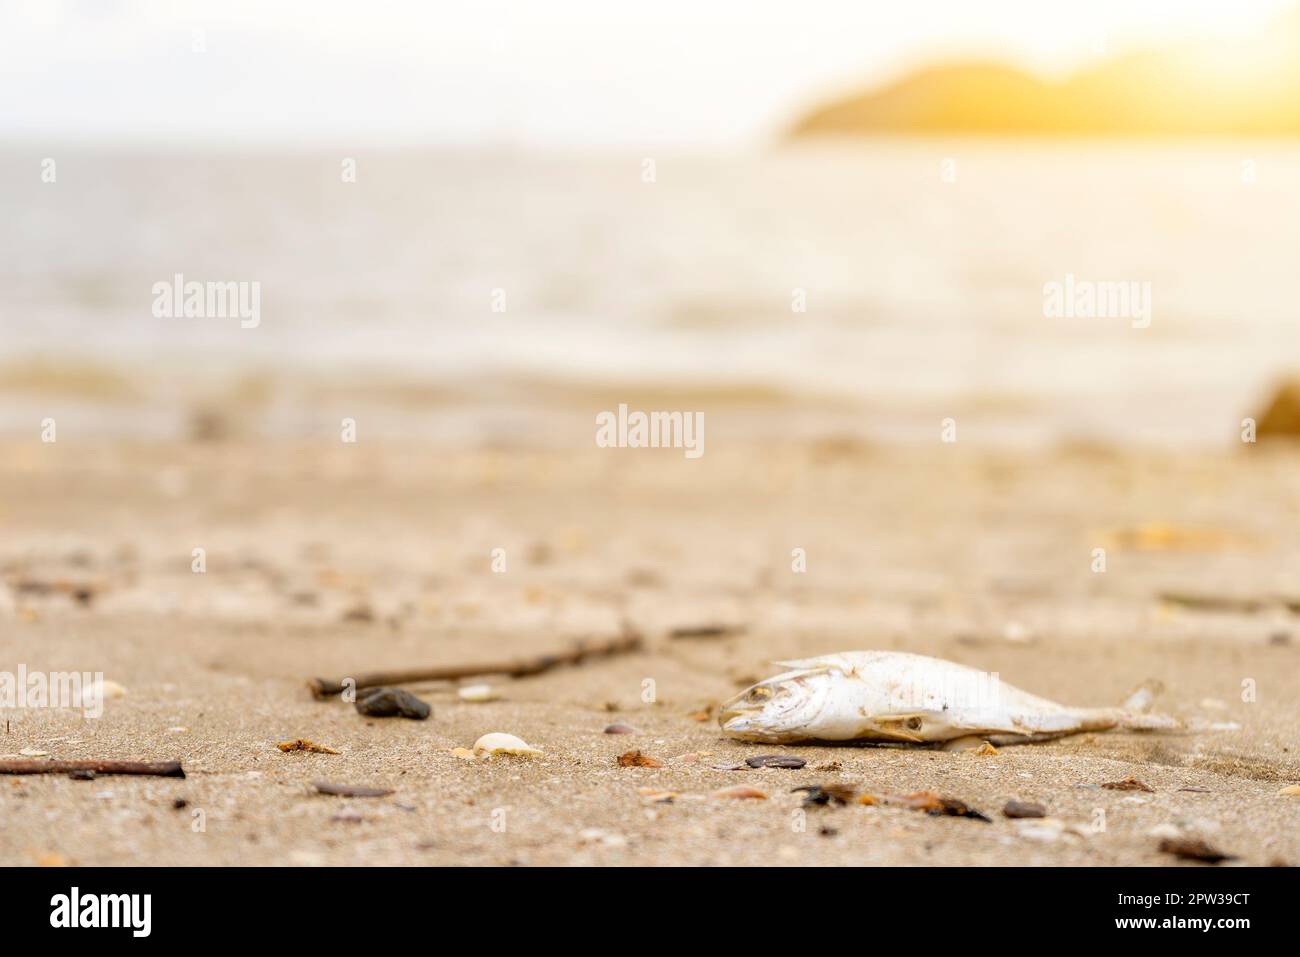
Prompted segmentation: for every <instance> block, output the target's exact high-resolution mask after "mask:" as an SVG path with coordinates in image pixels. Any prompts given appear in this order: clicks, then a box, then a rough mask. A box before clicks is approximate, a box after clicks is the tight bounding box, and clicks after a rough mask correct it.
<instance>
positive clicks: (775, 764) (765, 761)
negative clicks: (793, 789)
mask: <svg viewBox="0 0 1300 957" xmlns="http://www.w3.org/2000/svg"><path fill="white" fill-rule="evenodd" d="M745 763H746V764H748V765H749V766H750V767H751V768H791V769H795V768H801V767H803V766H804V765H805V764H807V763H808V762H807V761H805V760H804V759H803V758H793V757H790V756H789V755H785V754H756V755H754V757H752V758H745Z"/></svg>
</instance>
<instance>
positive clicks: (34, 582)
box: [9, 578, 104, 605]
mask: <svg viewBox="0 0 1300 957" xmlns="http://www.w3.org/2000/svg"><path fill="white" fill-rule="evenodd" d="M9 587H10V588H11V589H12V590H13V593H14V594H15V595H26V596H35V597H45V596H48V595H63V596H65V597H67V598H69V599H71V600H72V601H75V602H77V604H79V605H89V604H90V603H91V602H92V601H94V599H95V597H96V596H97V595H98V594H99V593H100V592H101V591H103V590H104V585H103V583H102V582H92V581H70V580H68V579H66V578H59V579H54V580H53V581H49V580H46V579H43V578H18V579H14V580H11V581H10V582H9Z"/></svg>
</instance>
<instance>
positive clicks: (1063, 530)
mask: <svg viewBox="0 0 1300 957" xmlns="http://www.w3.org/2000/svg"><path fill="white" fill-rule="evenodd" d="M574 421H589V417H588V416H586V414H585V413H584V414H583V415H582V417H581V419H577V418H575V420H574ZM719 427H720V428H721V426H719ZM572 434H573V435H575V436H587V435H589V434H590V429H589V427H587V426H586V425H582V426H581V427H580V428H575V429H574V430H573V433H572ZM711 438H712V437H711ZM0 458H3V461H5V462H6V463H8V467H7V468H6V469H4V470H3V471H2V472H0V575H2V576H3V582H4V586H3V587H0V634H3V636H4V640H3V648H4V662H3V664H2V665H0V667H3V668H6V669H9V668H14V667H16V666H17V665H18V664H23V665H25V666H26V667H27V668H28V669H29V670H43V671H47V672H49V671H58V670H76V671H91V672H101V671H102V672H103V674H104V675H105V677H106V678H107V679H108V680H110V681H113V682H117V683H118V684H120V685H122V686H123V687H125V688H126V689H127V694H126V695H125V696H123V697H119V698H114V699H112V700H108V701H107V702H105V705H104V713H103V715H102V717H100V718H98V719H95V720H90V719H83V718H82V717H81V716H80V714H78V713H77V712H75V711H72V710H67V709H52V708H39V709H8V710H6V711H5V712H4V714H3V720H4V723H5V727H4V733H3V743H0V752H3V753H5V754H7V755H18V754H20V753H21V752H22V751H24V750H27V751H34V752H45V753H47V754H48V755H49V756H50V757H51V758H122V759H128V758H130V759H149V760H164V759H179V760H181V761H182V762H183V764H184V767H185V772H186V777H185V779H184V780H173V779H166V778H131V777H106V776H101V777H98V778H96V779H94V780H73V779H70V778H69V777H67V776H66V775H41V776H25V777H7V776H0V863H3V864H6V865H27V864H59V863H67V864H79V865H119V864H145V865H149V864H173V865H199V864H204V865H213V864H257V865H261V864H292V865H316V864H331V865H374V864H471V865H475V864H492V865H505V864H518V865H546V864H566V865H567V864H604V865H633V864H636V865H640V864H649V865H678V864H699V865H721V864H739V865H771V864H793V865H827V864H900V865H913V864H953V865H956V864H979V865H991V864H1019V865H1038V866H1042V865H1157V864H1170V863H1177V861H1176V859H1174V858H1172V857H1170V856H1169V855H1167V854H1163V853H1161V852H1160V851H1159V850H1158V849H1157V848H1158V845H1159V843H1160V838H1161V836H1162V835H1163V836H1168V835H1171V834H1186V835H1195V836H1199V837H1202V838H1204V839H1205V840H1206V841H1207V842H1209V843H1210V844H1212V845H1213V846H1214V847H1216V848H1219V849H1220V850H1222V851H1224V852H1226V853H1229V854H1232V855H1235V856H1236V860H1235V861H1228V862H1225V863H1224V864H1223V865H1220V866H1232V865H1233V864H1234V863H1235V864H1247V865H1268V864H1275V863H1292V864H1294V863H1296V862H1298V861H1300V797H1294V796H1285V795H1281V794H1279V791H1280V790H1281V789H1283V788H1284V787H1286V786H1288V785H1293V784H1296V783H1297V782H1300V752H1298V751H1297V750H1296V749H1297V746H1300V734H1298V733H1297V732H1298V731H1300V714H1298V712H1297V709H1296V707H1295V702H1296V700H1297V698H1298V696H1300V667H1298V665H1300V634H1297V631H1298V630H1300V629H1298V627H1297V626H1298V625H1300V617H1297V608H1298V607H1300V605H1297V602H1298V601H1300V585H1297V582H1296V579H1295V572H1294V570H1295V568H1296V567H1297V561H1298V560H1300V537H1298V536H1297V534H1296V531H1295V529H1296V528H1297V524H1296V519H1297V515H1298V513H1300V486H1297V484H1296V483H1295V481H1294V476H1295V474H1296V468H1297V466H1298V465H1300V453H1297V452H1295V451H1287V450H1285V449H1280V448H1274V447H1270V446H1267V445H1259V446H1242V447H1241V448H1240V450H1230V451H1224V452H1212V453H1203V452H1198V453H1196V454H1190V453H1189V454H1181V453H1177V452H1172V451H1167V452H1157V451H1134V450H1125V451H1113V450H1108V449H1106V448H1104V447H1091V446H1078V447H1069V448H1052V449H1041V450H1038V451H1024V452H1019V451H1013V450H999V451H994V450H990V449H987V448H980V447H979V446H978V445H976V444H974V443H969V444H963V443H962V442H958V443H956V444H953V445H942V444H940V443H939V442H938V441H937V437H936V441H935V443H934V444H933V445H917V446H913V447H904V446H898V447H890V448H886V447H876V446H873V445H870V444H867V443H864V442H860V441H857V440H853V439H848V438H845V439H842V440H835V439H821V440H816V441H807V442H800V441H781V442H762V441H749V442H741V441H726V442H724V441H720V440H715V441H713V442H712V444H711V445H710V446H709V449H708V452H707V454H706V455H704V456H703V457H702V458H700V459H698V460H693V461H688V460H686V459H684V457H683V456H682V454H681V452H680V451H673V450H634V449H609V450H606V449H598V448H595V447H594V446H585V445H584V446H578V445H577V440H576V439H575V441H574V447H571V448H555V449H541V448H527V447H520V446H510V445H506V444H503V445H500V446H494V447H481V446H479V445H475V444H472V443H466V444H462V445H459V446H453V447H449V446H445V445H444V446H438V445H432V444H422V443H395V442H381V441H362V442H359V443H357V444H356V445H344V444H341V443H339V442H336V441H328V440H321V441H310V442H308V441H289V440H282V441H274V440H270V439H256V438H253V439H247V440H245V439H238V440H232V441H228V442H186V441H156V442H153V441H139V442H136V441H130V440H121V441H107V440H95V439H87V438H84V437H75V436H73V435H72V434H71V433H64V434H61V435H60V439H59V441H58V442H57V443H53V444H41V443H40V442H38V441H35V440H34V439H33V440H19V439H16V438H10V439H7V440H6V441H5V444H4V447H3V449H0ZM195 548H202V549H204V550H205V556H206V571H204V572H203V573H202V574H196V573H195V572H194V571H193V570H192V562H193V561H194V559H193V550H194V549H195ZM1096 548H1104V549H1105V558H1106V570H1105V571H1104V572H1097V571H1094V570H1093V567H1092V566H1093V562H1094V549H1096ZM494 549H503V550H504V552H502V553H497V554H498V555H499V556H503V557H504V571H494V570H493V557H494V553H493V550H494ZM793 549H803V550H804V552H805V554H806V561H807V565H806V567H807V570H806V571H805V572H802V573H798V572H795V571H793V570H792V565H791V562H792V558H791V556H792V550H793ZM1180 596H1181V597H1180ZM1189 596H1190V597H1191V599H1194V600H1192V601H1189V600H1187V599H1188V597H1189ZM1288 600H1289V601H1290V602H1291V607H1290V608H1288V606H1287V604H1286V602H1287V601H1288ZM1243 601H1244V602H1246V603H1245V604H1242V602H1243ZM1225 602H1226V603H1225ZM1234 602H1236V604H1234ZM1251 602H1254V604H1251ZM621 622H627V623H629V624H630V625H631V626H632V627H634V628H635V629H637V630H638V631H639V632H640V633H641V634H643V635H644V650H643V651H642V652H640V653H636V654H631V655H626V656H621V657H617V658H612V659H609V660H604V661H593V662H588V663H585V664H582V665H580V666H577V667H573V668H568V669H558V670H555V671H551V672H549V673H546V674H543V675H539V676H536V677H531V678H525V679H519V680H510V679H508V678H485V679H482V682H486V683H488V684H490V685H491V686H492V687H493V689H494V690H495V691H497V692H499V694H500V699H499V700H496V701H490V702H483V703H476V702H468V701H463V700H461V699H460V698H459V697H458V696H457V694H456V690H455V687H454V686H453V685H451V684H449V683H441V684H427V685H422V686H421V685H413V686H411V690H414V691H416V692H417V693H418V694H419V695H420V696H421V697H422V698H424V699H425V700H426V701H428V702H429V703H430V704H431V705H432V707H433V715H432V717H431V718H430V719H429V720H427V721H423V722H418V721H407V720H403V719H398V718H392V719H377V718H366V717H363V716H361V715H360V714H358V713H357V712H356V710H355V709H354V708H353V707H352V706H351V705H348V704H346V703H344V702H341V701H338V700H333V701H325V702H322V701H317V700H314V699H313V698H312V697H311V696H310V694H309V693H308V691H307V690H306V687H305V682H306V679H308V678H310V677H312V676H316V675H329V676H341V675H347V674H355V673H357V672H360V671H365V670H373V669H377V668H388V667H408V666H415V665H451V664H456V663H458V662H464V661H477V660H482V659H484V658H487V659H497V658H511V657H515V656H523V655H530V654H538V653H543V652H548V651H553V650H560V649H563V648H565V647H568V646H569V644H570V643H571V642H572V641H573V640H574V639H575V638H579V637H583V636H586V637H602V636H604V637H608V636H611V635H614V634H616V633H617V632H618V630H619V628H620V623H621ZM699 625H726V626H731V627H732V628H733V629H734V630H733V631H731V632H730V633H727V634H724V635H722V636H719V637H698V638H672V637H669V633H670V631H671V630H672V629H674V628H681V627H690V626H699ZM871 648H884V649H899V650H907V651H914V652H920V653H925V654H931V655H936V656H940V657H944V658H948V659H951V660H953V661H958V662H962V663H965V664H970V665H975V666H978V667H980V668H985V669H988V670H990V671H995V672H997V673H998V674H999V675H1000V677H1001V679H1002V680H1003V681H1007V682H1010V683H1012V684H1014V685H1016V686H1018V687H1021V688H1024V689H1026V690H1029V691H1032V692H1034V693H1037V694H1040V695H1043V696H1046V697H1049V698H1053V699H1056V700H1058V701H1061V702H1064V703H1067V704H1077V705H1111V704H1117V703H1118V702H1119V701H1121V700H1122V699H1123V698H1124V696H1125V695H1126V694H1127V693H1128V692H1129V691H1130V690H1131V689H1132V688H1133V687H1134V686H1136V685H1137V684H1139V683H1140V682H1142V681H1143V680H1145V679H1148V678H1154V679H1158V680H1159V681H1161V682H1162V683H1163V684H1164V686H1165V689H1166V690H1165V691H1164V693H1163V695H1162V696H1161V698H1160V699H1159V706H1160V709H1161V710H1163V711H1166V712H1168V713H1172V714H1176V715H1180V716H1184V717H1195V718H1199V719H1202V720H1206V721H1217V722H1235V723H1237V724H1239V725H1240V729H1239V730H1235V731H1225V732H1219V733H1214V734H1201V735H1173V734H1128V733H1106V734H1089V735H1083V736H1078V737H1072V738H1067V739H1064V740H1061V741H1058V742H1054V743H1047V744H1039V745H1031V746H1019V747H1003V748H1001V749H999V750H998V753H996V754H974V753H946V752H941V751H929V750H913V749H899V748H853V747H837V748H832V747H799V746H781V747H777V746H770V745H753V744H745V743H741V742H736V741H729V740H727V739H724V738H723V737H721V736H720V734H719V730H718V727H717V723H716V720H715V719H716V705H717V704H718V702H720V701H722V700H725V699H726V698H727V697H729V696H731V695H732V694H734V693H735V692H736V691H737V690H738V689H740V688H741V687H744V686H745V685H746V684H747V683H749V682H752V681H754V680H756V679H759V678H762V677H766V676H767V675H769V674H772V673H774V671H775V669H774V668H773V667H772V666H771V665H770V662H771V661H772V660H773V659H780V658H791V657H798V656H807V655H814V654H819V653H824V652H832V651H843V650H850V649H871ZM482 682H478V681H476V682H474V683H482ZM647 689H649V690H647ZM647 698H649V699H651V700H647ZM706 712H707V714H705V713H706ZM614 722H622V723H626V724H628V725H630V726H632V727H634V728H635V729H637V730H638V731H639V733H637V734H634V735H613V734H606V733H604V729H605V727H606V726H607V725H609V724H611V723H614ZM489 731H504V732H509V733H512V734H516V735H518V736H520V737H522V738H524V739H525V740H527V741H528V742H529V743H530V744H532V745H534V746H535V747H537V748H540V749H541V750H542V751H543V752H544V753H543V754H542V755H541V756H538V757H532V758H497V759H493V760H491V761H467V760H463V759H461V758H458V757H456V756H455V755H453V754H452V753H451V751H452V749H454V748H457V747H467V746H469V745H471V744H473V742H474V741H475V740H476V739H477V738H478V737H479V736H480V735H481V734H483V733H485V732H489ZM293 738H306V739H310V740H311V741H314V742H318V743H320V744H322V745H326V746H328V747H330V748H333V749H336V750H338V751H339V752H341V753H339V754H337V755H331V754H315V753H282V752H281V751H279V750H278V749H277V747H276V744H277V742H280V741H284V740H287V739H293ZM630 750H639V751H641V752H642V753H643V754H646V755H651V756H653V757H655V758H657V759H658V760H659V761H661V762H662V767H658V768H635V767H621V766H619V764H618V762H617V757H618V755H620V754H622V753H624V752H627V751H630ZM769 753H781V754H790V755H794V756H797V757H799V758H803V759H805V760H806V762H807V763H806V765H805V766H804V767H802V768H800V769H775V768H769V769H746V770H715V769H714V768H713V766H714V765H728V764H734V763H739V762H743V761H744V759H745V758H747V757H751V756H754V755H758V754H769ZM1129 778H1134V779H1136V780H1138V781H1140V782H1142V783H1144V784H1145V785H1146V786H1147V787H1148V788H1149V789H1150V790H1149V791H1146V790H1114V789H1108V788H1105V787H1102V785H1104V784H1106V783H1113V782H1119V781H1124V780H1125V779H1129ZM317 781H326V782H332V783H337V784H348V785H365V786H378V787H383V788H391V789H392V790H393V793H392V794H391V795H389V796H386V797H380V798H343V797H332V796H324V795H320V794H316V793H314V789H313V782H317ZM825 784H850V785H854V786H857V787H859V788H860V789H861V790H863V791H865V792H868V793H872V794H877V795H888V794H906V793H910V792H915V791H922V790H931V791H934V792H937V793H938V794H940V795H942V796H944V797H952V798H956V799H959V800H961V801H964V802H965V803H966V804H967V805H969V806H970V807H972V808H975V809H977V810H979V811H981V812H983V813H984V814H986V815H987V816H988V817H990V818H991V819H992V821H991V823H983V822H980V821H978V820H972V819H969V818H962V817H945V816H930V815H927V814H924V813H921V812H918V811H913V810H908V809H904V808H900V807H888V806H842V807H836V806H828V807H812V808H809V809H807V811H806V813H801V812H802V811H803V807H802V805H803V799H804V796H805V792H795V791H794V790H793V789H795V788H798V787H802V786H811V785H825ZM736 785H744V786H749V787H753V788H755V789H757V790H759V791H761V792H763V793H764V794H765V795H766V799H758V798H753V799H747V800H743V799H727V798H717V797H710V795H711V794H712V792H715V791H717V790H719V789H722V788H729V787H733V786H736ZM643 789H645V790H653V791H669V792H675V793H676V797H675V798H673V799H672V800H671V801H670V802H664V801H662V800H661V798H662V795H658V794H648V793H643ZM1011 799H1016V800H1020V801H1028V802H1037V803H1040V804H1042V805H1043V806H1044V807H1045V809H1046V812H1047V813H1048V815H1049V816H1050V818H1051V821H1049V822H1047V823H1044V822H1042V821H1013V820H1009V819H1007V818H1005V817H1004V816H1003V814H1002V808H1003V806H1004V805H1005V803H1006V802H1007V801H1008V800H1011ZM182 801H183V802H184V805H183V806H177V805H178V804H179V803H180V802H182ZM1054 822H1059V823H1054ZM1099 822H1100V823H1099ZM1194 866H1202V865H1194Z"/></svg>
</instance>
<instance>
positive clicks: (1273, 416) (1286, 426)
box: [1255, 379, 1300, 441]
mask: <svg viewBox="0 0 1300 957" xmlns="http://www.w3.org/2000/svg"><path fill="white" fill-rule="evenodd" d="M1255 419H1256V423H1257V424H1256V426H1255V435H1256V437H1257V438H1260V439H1291V440H1292V441H1294V440H1296V439H1300V379H1288V380H1284V381H1283V382H1282V383H1281V384H1279V385H1278V387H1277V388H1276V390H1275V391H1274V392H1273V396H1272V398H1270V399H1269V402H1268V405H1267V406H1265V408H1264V411H1263V412H1261V413H1260V414H1259V415H1257V416H1256V417H1255Z"/></svg>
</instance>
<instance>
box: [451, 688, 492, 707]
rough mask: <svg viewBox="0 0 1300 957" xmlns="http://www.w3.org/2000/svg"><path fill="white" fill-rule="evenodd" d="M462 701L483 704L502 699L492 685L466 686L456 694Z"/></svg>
mask: <svg viewBox="0 0 1300 957" xmlns="http://www.w3.org/2000/svg"><path fill="white" fill-rule="evenodd" d="M456 694H457V695H459V696H460V700H461V701H472V702H475V703H476V704H481V703H482V702H485V701H496V700H497V698H499V697H501V696H500V695H499V694H497V693H496V691H494V690H493V688H492V686H491V685H466V686H465V687H463V688H461V689H460V690H459V691H457V692H456Z"/></svg>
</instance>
